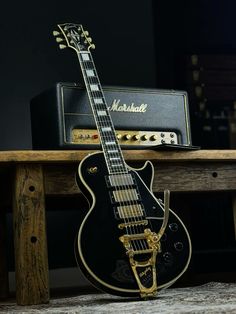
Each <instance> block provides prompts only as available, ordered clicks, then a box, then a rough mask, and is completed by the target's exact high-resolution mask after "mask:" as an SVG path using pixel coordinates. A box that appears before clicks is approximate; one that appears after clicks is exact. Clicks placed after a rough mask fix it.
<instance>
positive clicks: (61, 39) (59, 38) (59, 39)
mask: <svg viewBox="0 0 236 314" xmlns="http://www.w3.org/2000/svg"><path fill="white" fill-rule="evenodd" d="M62 41H64V39H63V38H61V37H57V38H56V42H57V43H60V42H62Z"/></svg>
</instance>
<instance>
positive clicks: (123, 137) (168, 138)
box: [71, 129, 179, 146]
mask: <svg viewBox="0 0 236 314" xmlns="http://www.w3.org/2000/svg"><path fill="white" fill-rule="evenodd" d="M71 135H72V143H73V144H87V145H91V144H95V145H99V144H100V140H99V135H98V131H97V130H95V129H73V130H72V134H71ZM116 136H117V139H118V142H119V143H120V144H121V145H128V146H152V145H153V146H155V145H161V144H179V143H178V136H177V134H176V133H175V132H167V131H137V130H116Z"/></svg>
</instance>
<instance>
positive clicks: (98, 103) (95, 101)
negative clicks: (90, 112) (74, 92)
mask: <svg viewBox="0 0 236 314" xmlns="http://www.w3.org/2000/svg"><path fill="white" fill-rule="evenodd" d="M93 100H94V103H95V104H96V105H100V104H103V100H102V98H94V99H93Z"/></svg>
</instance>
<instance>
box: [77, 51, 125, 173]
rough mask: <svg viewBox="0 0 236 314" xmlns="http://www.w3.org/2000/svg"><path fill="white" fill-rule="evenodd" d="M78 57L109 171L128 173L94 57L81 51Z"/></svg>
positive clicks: (87, 52)
mask: <svg viewBox="0 0 236 314" xmlns="http://www.w3.org/2000/svg"><path fill="white" fill-rule="evenodd" d="M78 57H79V62H80V66H81V69H82V73H83V77H84V81H85V85H86V89H87V93H88V97H89V101H90V105H91V108H92V111H93V115H94V119H95V122H96V125H97V129H98V133H99V136H100V141H101V145H102V149H103V152H104V156H105V160H106V163H107V167H108V171H109V173H110V174H114V173H126V172H127V168H126V164H125V161H124V158H123V154H122V152H121V148H120V145H119V143H118V141H117V137H116V132H115V129H114V125H113V122H112V120H111V116H110V113H109V111H108V107H107V103H106V99H105V97H104V93H103V90H102V86H101V84H100V81H99V78H98V75H97V71H96V68H95V65H94V62H93V58H92V55H91V53H90V52H89V51H80V52H78Z"/></svg>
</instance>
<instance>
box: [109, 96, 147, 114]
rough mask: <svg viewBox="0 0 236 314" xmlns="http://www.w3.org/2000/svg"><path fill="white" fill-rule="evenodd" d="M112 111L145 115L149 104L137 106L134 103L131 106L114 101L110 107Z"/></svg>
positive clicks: (118, 100)
mask: <svg viewBox="0 0 236 314" xmlns="http://www.w3.org/2000/svg"><path fill="white" fill-rule="evenodd" d="M108 109H109V110H110V111H121V112H138V113H144V112H146V110H147V104H141V105H137V106H135V104H134V103H133V102H132V103H131V105H127V104H120V99H114V100H113V103H112V104H111V106H110V107H108Z"/></svg>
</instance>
